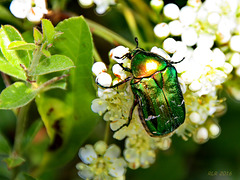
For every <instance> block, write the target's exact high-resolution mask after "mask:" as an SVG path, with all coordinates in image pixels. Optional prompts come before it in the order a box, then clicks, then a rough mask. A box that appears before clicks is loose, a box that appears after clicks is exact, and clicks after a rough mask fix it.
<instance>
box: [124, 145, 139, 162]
mask: <svg viewBox="0 0 240 180" xmlns="http://www.w3.org/2000/svg"><path fill="white" fill-rule="evenodd" d="M123 154H124V157H125V159H126V160H127V161H128V162H130V163H134V162H135V161H136V160H137V159H139V154H138V153H137V152H136V149H134V148H128V149H125V150H124V152H123Z"/></svg>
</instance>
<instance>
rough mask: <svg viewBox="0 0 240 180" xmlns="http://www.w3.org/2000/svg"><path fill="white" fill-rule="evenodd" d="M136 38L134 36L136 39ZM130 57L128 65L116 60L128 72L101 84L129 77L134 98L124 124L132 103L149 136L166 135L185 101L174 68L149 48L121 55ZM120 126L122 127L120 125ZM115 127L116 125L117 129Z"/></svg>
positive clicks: (182, 115)
mask: <svg viewBox="0 0 240 180" xmlns="http://www.w3.org/2000/svg"><path fill="white" fill-rule="evenodd" d="M136 42H137V39H136ZM119 58H129V59H130V60H131V69H129V68H125V67H123V66H122V64H119V65H120V66H121V67H122V68H123V69H124V70H125V71H128V72H131V73H132V76H131V77H128V78H126V79H125V80H123V81H122V82H120V83H118V84H116V85H114V86H110V87H105V86H102V85H100V84H98V85H99V86H100V87H103V88H114V87H118V86H119V85H121V84H123V83H125V82H127V81H129V80H131V82H130V85H131V89H132V92H133V95H134V102H133V105H132V108H131V109H130V112H129V119H128V123H126V124H125V125H123V126H128V125H129V123H130V121H131V119H132V113H133V110H134V108H135V106H136V105H138V112H139V117H140V119H141V122H142V124H143V126H144V128H145V130H146V131H147V133H148V134H149V135H150V136H166V135H168V134H169V133H171V132H173V131H174V130H176V129H177V128H178V127H179V126H180V125H181V124H182V123H183V122H184V120H185V104H184V99H183V95H182V92H181V88H180V85H179V82H178V77H177V71H176V69H175V67H174V66H173V65H172V64H176V63H179V62H181V61H182V60H181V61H179V62H171V61H169V60H166V59H165V58H163V57H161V56H160V55H157V54H155V53H152V52H147V51H145V50H143V49H141V48H138V42H137V47H136V49H134V50H132V51H131V52H129V53H127V54H125V55H124V56H123V57H119ZM120 128H122V127H120ZM120 128H119V129H120Z"/></svg>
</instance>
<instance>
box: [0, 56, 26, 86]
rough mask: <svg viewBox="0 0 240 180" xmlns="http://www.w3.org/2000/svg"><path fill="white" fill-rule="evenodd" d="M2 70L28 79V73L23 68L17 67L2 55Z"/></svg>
mask: <svg viewBox="0 0 240 180" xmlns="http://www.w3.org/2000/svg"><path fill="white" fill-rule="evenodd" d="M0 71H2V72H3V73H5V74H8V75H9V76H13V77H15V78H18V79H21V80H24V81H25V80H26V79H27V77H26V73H25V71H24V70H23V69H22V68H21V69H19V68H16V67H15V66H13V65H12V64H11V63H9V62H8V61H6V60H5V59H3V58H2V57H0Z"/></svg>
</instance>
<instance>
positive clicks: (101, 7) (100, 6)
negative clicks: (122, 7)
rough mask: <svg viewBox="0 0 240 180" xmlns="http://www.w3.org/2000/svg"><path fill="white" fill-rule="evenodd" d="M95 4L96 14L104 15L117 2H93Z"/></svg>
mask: <svg viewBox="0 0 240 180" xmlns="http://www.w3.org/2000/svg"><path fill="white" fill-rule="evenodd" d="M93 1H94V3H95V4H96V6H97V7H96V12H97V13H98V14H103V13H105V12H106V11H107V10H108V8H109V6H110V5H115V4H116V2H115V0H93Z"/></svg>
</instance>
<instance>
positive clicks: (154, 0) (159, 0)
mask: <svg viewBox="0 0 240 180" xmlns="http://www.w3.org/2000/svg"><path fill="white" fill-rule="evenodd" d="M150 5H151V7H152V8H153V9H154V10H155V11H156V12H157V13H159V12H160V11H161V9H162V7H163V5H164V2H163V0H151V1H150Z"/></svg>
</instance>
